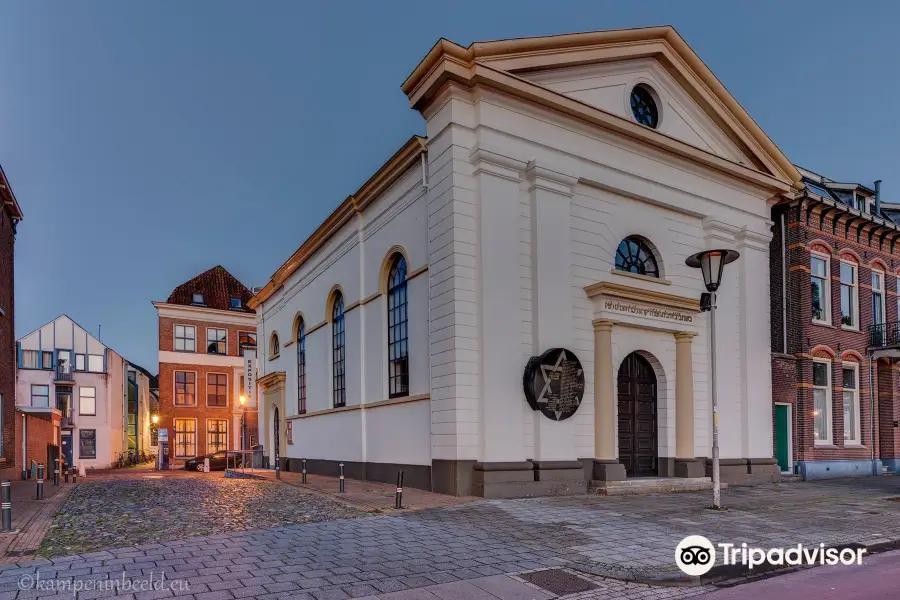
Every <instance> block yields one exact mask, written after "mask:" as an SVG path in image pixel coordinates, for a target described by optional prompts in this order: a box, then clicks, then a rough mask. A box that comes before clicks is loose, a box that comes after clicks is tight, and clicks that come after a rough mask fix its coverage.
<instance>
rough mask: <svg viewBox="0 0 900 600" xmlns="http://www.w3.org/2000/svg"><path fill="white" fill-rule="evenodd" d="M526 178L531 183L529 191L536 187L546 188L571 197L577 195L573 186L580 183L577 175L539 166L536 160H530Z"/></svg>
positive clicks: (553, 192) (526, 168) (548, 190)
mask: <svg viewBox="0 0 900 600" xmlns="http://www.w3.org/2000/svg"><path fill="white" fill-rule="evenodd" d="M525 179H527V180H528V182H529V183H530V185H529V186H528V191H529V192H531V191H532V190H536V189H537V190H544V191H547V192H550V193H552V194H559V195H561V196H567V197H569V198H571V197H572V196H574V195H575V192H574V191H573V188H574V187H575V184H577V183H578V178H577V177H572V176H570V175H565V174H563V173H559V172H557V171H553V170H551V169H547V168H545V167H541V166H538V165H537V164H536V163H535V161H531V162H529V163H528V165H527V166H526V167H525Z"/></svg>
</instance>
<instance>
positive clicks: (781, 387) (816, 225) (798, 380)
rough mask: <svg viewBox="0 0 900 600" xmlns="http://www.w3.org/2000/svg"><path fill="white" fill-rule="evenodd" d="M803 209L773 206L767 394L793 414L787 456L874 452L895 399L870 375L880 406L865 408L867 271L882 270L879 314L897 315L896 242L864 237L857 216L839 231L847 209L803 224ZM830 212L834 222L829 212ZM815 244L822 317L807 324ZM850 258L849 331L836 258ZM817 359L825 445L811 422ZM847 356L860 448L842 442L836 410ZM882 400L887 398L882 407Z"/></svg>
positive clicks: (815, 215)
mask: <svg viewBox="0 0 900 600" xmlns="http://www.w3.org/2000/svg"><path fill="white" fill-rule="evenodd" d="M807 208H808V205H806V204H804V205H802V207H801V208H800V210H799V211H798V209H797V206H796V205H794V206H792V207H784V206H779V207H776V208H775V209H774V210H773V221H774V222H775V235H774V237H773V240H772V245H771V248H770V261H771V280H772V300H771V302H772V350H773V381H772V385H773V398H775V401H776V402H791V403H793V404H794V405H795V407H796V410H794V411H793V413H794V428H793V429H794V440H793V443H794V459H795V460H840V459H856V460H865V459H870V458H871V448H872V445H873V436H874V445H875V447H876V455H878V454H880V452H881V449H880V448H879V446H880V444H879V435H880V434H881V433H882V432H884V431H885V430H886V423H885V422H884V420H885V419H887V417H888V415H892V414H895V410H894V406H893V405H894V403H895V398H894V395H893V393H892V392H889V393H884V392H886V391H887V390H889V389H891V384H890V382H879V380H878V377H877V376H876V377H875V382H874V385H875V387H876V388H879V389H881V390H882V394H881V399H880V401H881V405H880V406H879V403H878V402H877V401H876V403H875V406H874V407H873V402H872V394H871V389H872V386H871V385H870V381H869V379H870V375H869V367H870V365H869V359H868V350H867V347H868V344H869V333H868V327H869V326H870V325H871V324H872V323H873V308H872V286H871V277H872V269H873V267H875V268H878V269H879V270H882V271H884V273H885V276H884V288H885V299H884V305H885V309H886V317H885V318H886V321H887V322H895V321H898V314H897V280H898V278H897V276H896V273H897V269H898V268H900V260H898V258H900V247H898V248H897V253H896V254H895V255H892V254H891V253H890V248H889V246H890V243H889V242H888V243H885V244H884V245H883V246H882V245H880V243H879V242H880V240H881V239H882V238H881V237H880V235H875V234H874V233H873V235H872V236H869V231H870V229H871V228H872V225H871V224H868V223H870V222H868V221H867V222H866V223H867V224H866V225H864V226H863V228H862V229H861V230H859V233H860V235H859V239H857V228H858V225H860V224H861V223H863V221H862V220H857V221H856V222H855V223H854V224H853V226H852V227H851V228H850V229H849V231H846V227H845V225H846V221H847V213H845V212H832V213H831V214H830V215H826V218H825V219H824V220H823V221H821V220H820V214H819V212H818V210H815V211H813V212H812V213H811V214H810V219H809V222H808V223H807ZM782 215H784V220H785V223H786V225H787V231H786V235H785V241H786V243H787V250H786V260H787V265H786V266H787V288H786V289H787V294H786V298H783V297H782V293H781V289H782V285H781V281H782V264H781V263H782V258H781V252H782V247H781V243H782V240H781V219H782ZM835 215H837V216H838V223H837V226H836V227H835V226H834V221H833V216H835ZM811 250H816V251H817V252H819V253H822V254H826V255H827V256H829V257H830V258H829V259H828V262H829V267H830V272H829V275H830V292H831V296H830V303H829V306H830V310H831V315H830V319H831V320H830V324H819V323H813V321H812V291H811V290H812V288H811V284H812V279H811V274H810V253H811ZM842 257H843V258H846V259H850V260H852V261H854V262H856V263H858V266H857V278H858V279H857V281H858V288H857V289H858V311H859V317H858V324H859V331H852V330H848V329H846V328H843V327H842V326H841V320H840V319H841V316H840V315H841V296H840V289H841V283H840V265H841V258H842ZM784 306H786V307H787V321H788V323H787V325H788V326H787V348H784V347H783V346H784V343H783V338H784V331H783V329H782V316H783V314H784V313H783V307H784ZM781 352H785V353H787V354H788V355H790V356H793V357H794V358H795V359H796V367H795V369H794V371H795V376H794V378H793V379H792V378H791V377H790V375H789V370H790V369H789V368H788V367H787V365H786V362H787V361H785V360H782V359H781V358H780V357H779V353H781ZM814 357H815V358H823V359H826V360H828V361H829V362H830V363H831V375H832V377H831V385H832V397H831V400H832V403H831V411H832V438H833V444H831V445H829V446H828V447H822V446H817V445H816V444H815V442H814V440H815V436H814V427H813V419H814V417H813V410H814V402H813V389H812V384H813V381H812V374H813V358H814ZM847 363H852V364H855V365H858V369H859V382H858V386H859V398H860V430H861V442H862V446H863V447H855V446H852V445H850V444H845V443H844V409H843V380H842V367H843V366H844V365H845V364H847ZM885 365H886V368H887V370H885V367H884V366H882V365H881V364H877V365H873V370H875V371H876V372H877V373H887V372H889V371H890V365H887V363H885ZM885 403H887V404H888V405H887V406H886V405H885ZM873 410H874V411H875V412H876V416H877V417H878V418H877V419H876V424H875V427H874V431H873V427H872V425H871V417H872V412H873Z"/></svg>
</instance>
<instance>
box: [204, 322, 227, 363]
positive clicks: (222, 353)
mask: <svg viewBox="0 0 900 600" xmlns="http://www.w3.org/2000/svg"><path fill="white" fill-rule="evenodd" d="M211 331H216V332H219V331H224V332H225V340H224V344H225V351H224V352H210V351H209V343H210V339H209V334H210V332H211ZM213 343H215V344H217V345H218V344H219V340H218V338H217V339H215V340H213ZM205 352H206V353H207V354H212V355H214V356H228V328H227V327H207V328H206V350H205Z"/></svg>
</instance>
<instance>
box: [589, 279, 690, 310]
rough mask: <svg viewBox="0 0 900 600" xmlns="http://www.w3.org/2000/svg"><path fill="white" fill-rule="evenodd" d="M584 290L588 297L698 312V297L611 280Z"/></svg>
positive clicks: (594, 284)
mask: <svg viewBox="0 0 900 600" xmlns="http://www.w3.org/2000/svg"><path fill="white" fill-rule="evenodd" d="M584 291H585V293H586V294H587V296H588V298H594V297H596V296H604V297H607V298H618V299H619V300H627V301H630V302H643V303H645V304H652V305H655V306H663V307H665V308H673V309H677V310H689V311H693V312H700V299H699V298H689V297H687V296H678V295H675V294H667V293H665V292H657V291H655V290H645V289H641V288H637V287H633V286H630V285H622V284H620V283H613V282H611V281H601V282H598V283H593V284H591V285H589V286H587V287H585V288H584Z"/></svg>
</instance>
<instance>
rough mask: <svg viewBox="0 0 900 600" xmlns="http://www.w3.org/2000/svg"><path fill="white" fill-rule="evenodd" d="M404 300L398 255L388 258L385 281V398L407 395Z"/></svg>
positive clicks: (403, 278) (403, 266)
mask: <svg viewBox="0 0 900 600" xmlns="http://www.w3.org/2000/svg"><path fill="white" fill-rule="evenodd" d="M406 300H407V297H406V259H405V258H403V255H402V254H400V253H397V254H395V255H394V257H393V258H392V259H391V268H390V270H389V271H388V280H387V311H388V313H387V317H388V395H389V397H390V398H398V397H400V396H408V395H409V344H408V338H409V331H408V325H409V323H408V314H407V302H406Z"/></svg>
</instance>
